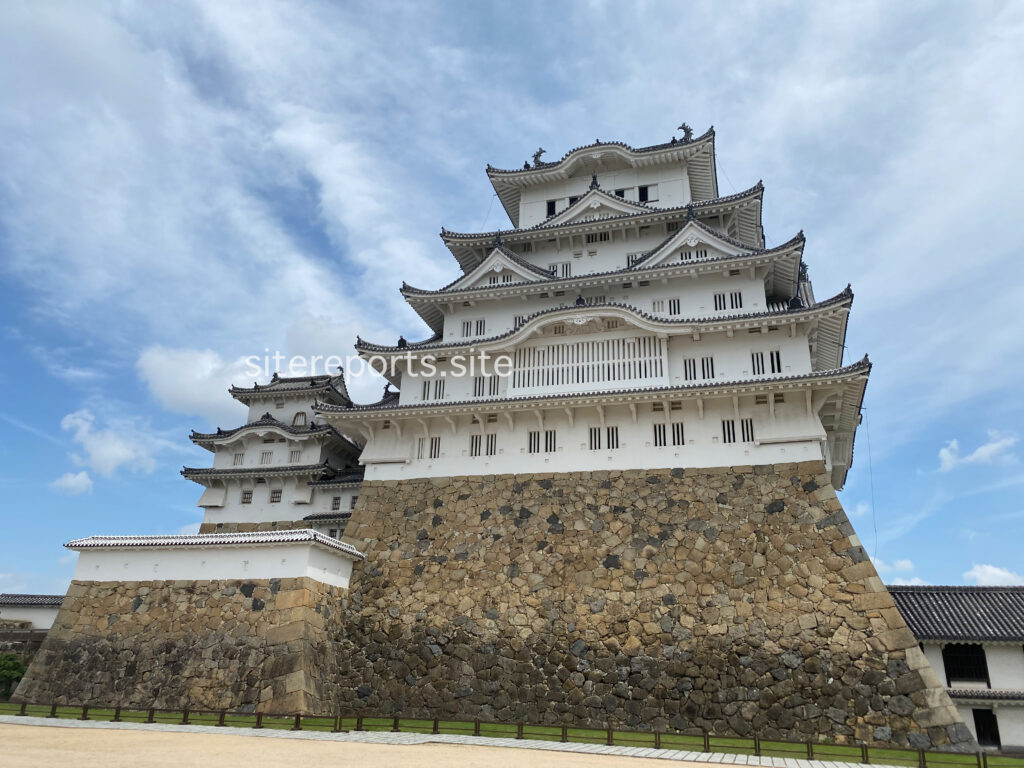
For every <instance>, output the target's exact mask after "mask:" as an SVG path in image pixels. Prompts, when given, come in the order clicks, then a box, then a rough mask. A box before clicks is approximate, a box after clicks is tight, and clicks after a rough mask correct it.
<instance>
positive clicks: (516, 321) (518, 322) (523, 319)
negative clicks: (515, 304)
mask: <svg viewBox="0 0 1024 768" xmlns="http://www.w3.org/2000/svg"><path fill="white" fill-rule="evenodd" d="M512 322H513V323H514V324H515V327H516V328H518V327H519V326H520V325H522V324H523V323H525V322H526V315H516V316H515V318H514V319H513V320H512Z"/></svg>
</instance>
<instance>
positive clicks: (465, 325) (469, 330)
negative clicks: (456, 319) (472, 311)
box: [462, 320, 473, 339]
mask: <svg viewBox="0 0 1024 768" xmlns="http://www.w3.org/2000/svg"><path fill="white" fill-rule="evenodd" d="M472 335H473V321H472V320H463V321H462V338H464V339H465V338H466V337H468V336H472Z"/></svg>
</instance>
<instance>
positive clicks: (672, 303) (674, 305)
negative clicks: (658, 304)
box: [668, 299, 679, 315]
mask: <svg viewBox="0 0 1024 768" xmlns="http://www.w3.org/2000/svg"><path fill="white" fill-rule="evenodd" d="M668 313H669V314H670V315H678V314H679V299H669V300H668Z"/></svg>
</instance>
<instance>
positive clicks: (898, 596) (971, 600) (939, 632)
mask: <svg viewBox="0 0 1024 768" xmlns="http://www.w3.org/2000/svg"><path fill="white" fill-rule="evenodd" d="M889 593H890V594H891V595H892V597H893V600H895V601H896V607H897V608H899V610H900V613H901V614H903V619H904V620H905V621H906V622H907V625H908V626H909V627H910V630H911V631H912V632H913V633H914V635H915V636H916V637H917V639H918V640H945V641H948V642H956V641H970V642H1015V643H1021V642H1024V586H1022V587H956V586H952V587H917V586H914V587H911V586H890V587H889Z"/></svg>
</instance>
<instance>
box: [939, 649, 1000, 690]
mask: <svg viewBox="0 0 1024 768" xmlns="http://www.w3.org/2000/svg"><path fill="white" fill-rule="evenodd" d="M942 664H943V666H945V668H946V680H947V681H948V682H949V684H950V685H953V681H954V680H955V681H959V682H972V683H985V685H991V683H990V682H989V678H988V660H987V659H986V658H985V648H984V647H983V646H981V645H978V644H976V643H948V644H946V645H944V646H942Z"/></svg>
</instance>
